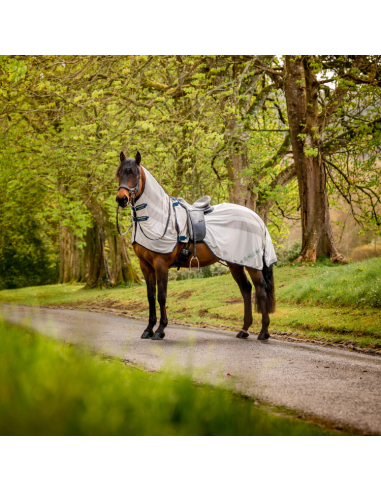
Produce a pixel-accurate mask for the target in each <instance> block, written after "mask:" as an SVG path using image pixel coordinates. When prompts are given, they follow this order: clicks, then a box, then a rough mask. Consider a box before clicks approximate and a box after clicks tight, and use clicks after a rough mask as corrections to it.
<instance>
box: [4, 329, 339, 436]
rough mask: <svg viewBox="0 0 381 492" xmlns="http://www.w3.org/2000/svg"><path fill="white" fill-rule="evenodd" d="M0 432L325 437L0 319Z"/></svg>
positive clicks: (221, 393) (214, 392)
mask: <svg viewBox="0 0 381 492" xmlns="http://www.w3.org/2000/svg"><path fill="white" fill-rule="evenodd" d="M0 340H1V344H0V434H1V435H38V436H39V435H66V436H67V435H332V433H331V432H329V431H326V430H324V429H322V428H320V427H318V426H315V425H312V424H308V423H305V422H300V421H296V420H293V419H291V418H280V417H277V416H274V415H271V414H269V413H268V412H267V411H265V410H263V409H261V408H256V407H255V406H254V405H253V401H251V400H249V399H246V398H242V397H239V396H234V395H233V394H231V393H230V392H228V391H226V390H223V389H219V388H210V387H206V386H196V385H194V384H193V383H192V381H191V378H190V377H188V376H186V375H183V376H178V377H176V379H175V380H173V379H172V377H171V375H170V374H166V373H160V374H159V373H158V374H148V373H145V372H143V371H140V370H138V369H134V368H131V367H128V366H125V365H123V364H122V363H121V362H119V361H117V360H110V359H105V358H101V357H100V356H94V355H91V354H89V353H87V352H86V351H83V350H80V349H79V348H75V347H71V346H68V345H65V344H62V343H59V342H56V341H53V340H48V339H46V338H45V337H43V336H41V335H37V334H34V333H29V332H26V331H24V330H21V329H18V328H15V327H11V326H9V325H6V324H5V323H4V322H0Z"/></svg>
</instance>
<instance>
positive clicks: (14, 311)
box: [3, 307, 381, 434]
mask: <svg viewBox="0 0 381 492" xmlns="http://www.w3.org/2000/svg"><path fill="white" fill-rule="evenodd" d="M3 315H4V317H5V318H6V319H7V320H9V321H11V322H14V323H18V324H24V325H25V324H26V325H28V326H30V327H32V328H33V329H35V330H38V331H39V332H42V333H45V334H48V335H49V336H52V337H56V338H58V339H61V340H65V341H66V342H72V343H85V344H86V345H87V346H88V347H89V348H91V349H92V350H96V351H99V352H102V353H104V354H107V355H111V356H118V357H122V358H123V359H125V360H126V361H128V362H130V363H133V364H137V365H139V366H143V367H144V368H146V369H148V370H152V371H157V370H159V369H161V368H163V366H165V365H171V366H172V369H173V370H176V365H177V367H179V366H187V367H192V368H194V377H195V378H196V379H198V380H207V381H208V382H210V383H212V384H215V383H220V382H221V381H225V382H227V381H228V383H227V384H230V385H232V386H233V387H234V388H235V389H237V390H238V391H240V392H243V393H245V394H247V395H249V396H253V397H256V398H259V399H262V400H265V401H268V402H269V403H271V404H273V405H277V406H278V405H279V406H286V407H288V408H292V409H296V410H298V411H301V412H304V413H307V414H311V415H315V416H317V417H320V418H323V419H326V420H330V421H333V422H337V423H341V424H346V425H351V426H354V427H356V428H358V429H362V430H364V431H367V432H372V433H380V434H381V384H380V383H381V358H378V357H372V356H367V355H363V354H355V353H351V352H342V351H338V350H335V349H330V348H323V347H315V346H312V345H311V346H308V345H304V344H303V345H302V344H297V343H289V342H285V341H279V340H271V339H270V340H269V341H268V342H258V341H257V340H256V339H255V337H250V338H249V339H248V340H238V339H236V338H235V334H234V333H232V332H229V331H221V330H210V329H202V328H192V327H184V326H168V328H167V329H166V334H167V335H166V338H165V340H163V341H161V342H153V341H151V340H141V339H140V335H141V334H142V332H143V331H144V329H145V327H146V324H147V323H146V322H143V321H140V320H134V319H128V318H124V317H118V316H113V315H108V314H99V313H93V312H83V311H75V310H53V309H38V310H36V309H32V308H25V307H3ZM228 375H229V376H228Z"/></svg>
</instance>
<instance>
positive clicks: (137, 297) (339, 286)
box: [0, 258, 381, 350]
mask: <svg viewBox="0 0 381 492" xmlns="http://www.w3.org/2000/svg"><path fill="white" fill-rule="evenodd" d="M275 277H276V286H277V299H278V309H277V312H276V313H275V314H274V315H272V316H271V331H272V333H277V332H278V333H284V334H292V333H294V334H299V335H302V336H305V337H308V338H325V340H326V341H328V342H332V343H354V344H356V345H357V346H359V347H363V348H365V347H366V348H367V349H370V350H372V349H379V348H381V309H380V306H381V259H380V258H376V259H372V260H367V261H364V262H362V263H356V264H353V265H346V266H335V267H332V266H329V263H327V264H325V263H324V262H322V263H318V264H317V265H314V266H312V265H294V266H287V267H282V268H276V270H275ZM2 302H4V303H7V302H8V303H18V304H27V305H45V306H47V305H51V306H54V305H55V306H73V307H80V308H84V309H93V308H98V309H99V308H108V309H114V310H115V311H117V312H126V313H129V314H131V315H135V316H136V315H137V316H141V317H143V318H147V315H148V307H147V305H148V303H147V300H146V288H145V285H143V286H138V287H130V288H126V287H120V288H116V289H113V290H106V291H85V290H82V286H80V285H56V286H47V287H32V288H27V289H19V290H12V291H2V292H0V303H2ZM168 312H169V316H170V319H171V321H172V322H182V323H189V324H194V325H202V326H210V327H217V328H227V329H234V330H235V329H240V328H241V327H242V321H243V303H242V298H241V295H240V292H239V289H238V287H237V284H236V283H235V282H234V280H233V278H232V277H231V275H224V276H222V277H213V278H206V279H194V280H187V281H180V282H170V283H169V287H168ZM259 328H260V316H258V315H257V316H256V317H255V324H254V329H257V330H259Z"/></svg>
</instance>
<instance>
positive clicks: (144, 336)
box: [141, 331, 153, 340]
mask: <svg viewBox="0 0 381 492" xmlns="http://www.w3.org/2000/svg"><path fill="white" fill-rule="evenodd" d="M152 337H153V333H150V332H149V331H145V332H144V333H143V335H142V336H141V339H142V340H150V339H151V338H152Z"/></svg>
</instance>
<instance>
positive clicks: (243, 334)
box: [237, 330, 250, 340]
mask: <svg viewBox="0 0 381 492" xmlns="http://www.w3.org/2000/svg"><path fill="white" fill-rule="evenodd" d="M249 336H250V333H249V332H248V331H244V330H241V331H240V332H238V335H237V338H240V339H242V340H246V338H249Z"/></svg>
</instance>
